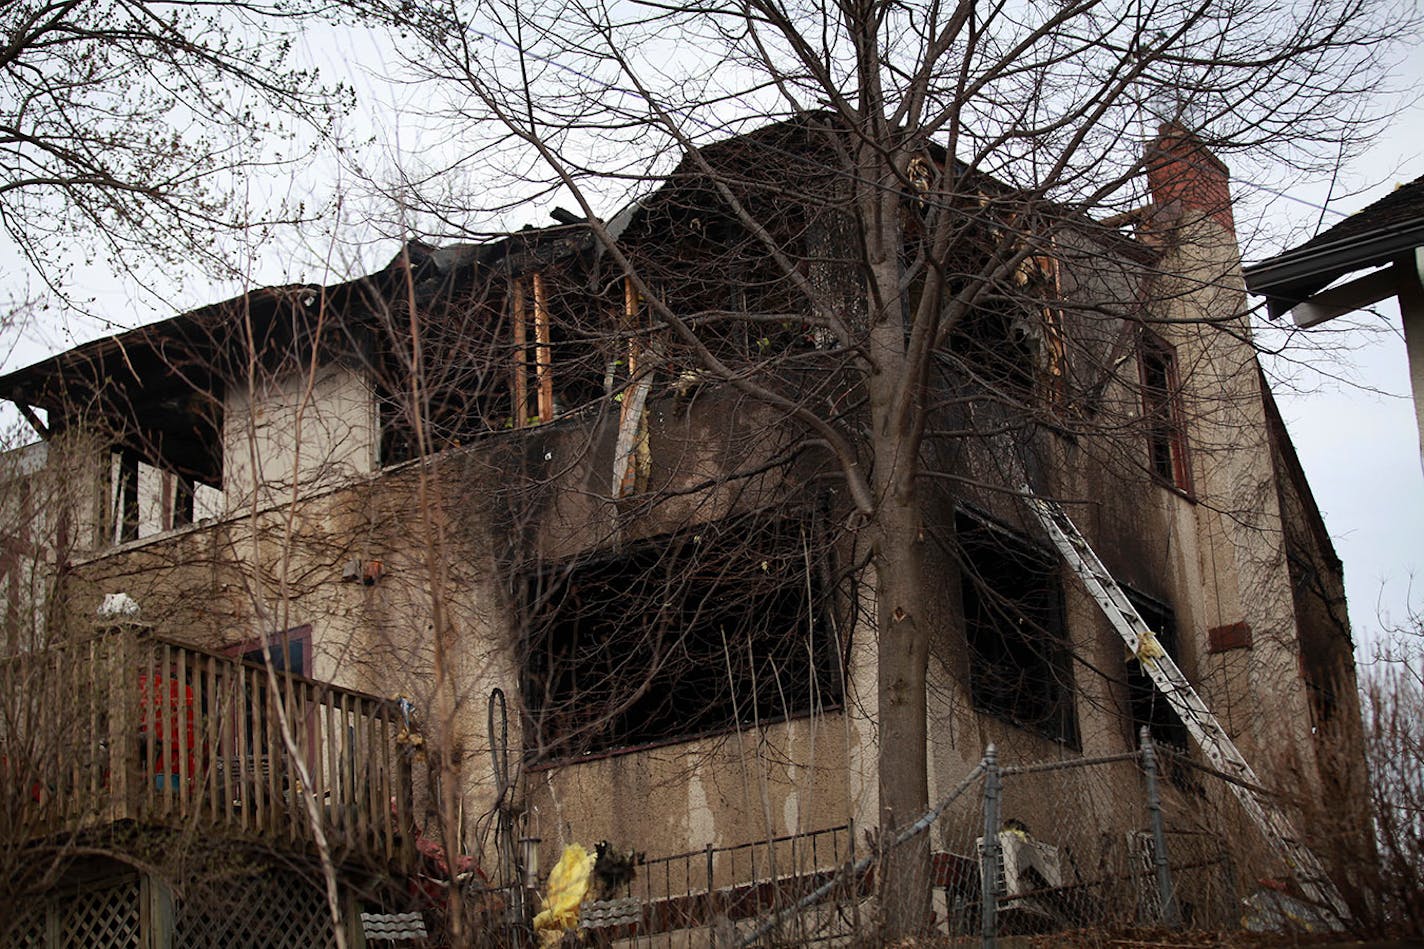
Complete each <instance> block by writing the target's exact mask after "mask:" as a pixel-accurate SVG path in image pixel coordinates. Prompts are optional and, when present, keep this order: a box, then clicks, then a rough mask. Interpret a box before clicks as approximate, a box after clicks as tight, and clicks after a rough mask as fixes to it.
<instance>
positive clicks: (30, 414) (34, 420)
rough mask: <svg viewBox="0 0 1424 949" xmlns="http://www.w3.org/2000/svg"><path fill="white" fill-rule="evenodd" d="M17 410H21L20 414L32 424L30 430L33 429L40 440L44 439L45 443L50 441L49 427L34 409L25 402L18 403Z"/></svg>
mask: <svg viewBox="0 0 1424 949" xmlns="http://www.w3.org/2000/svg"><path fill="white" fill-rule="evenodd" d="M15 408H17V409H19V410H20V414H21V415H23V416H24V417H25V421H26V422H29V423H30V428H33V429H34V430H35V431H36V432H38V433H39V436H40V438H43V439H44V440H45V441H49V426H48V425H46V424H45V423H44V421H43V420H42V419H41V418H40V417H39V416H38V415H36V414H35V410H34V409H32V408H30V407H29V406H28V405H26V404H25V403H24V402H16V403H15Z"/></svg>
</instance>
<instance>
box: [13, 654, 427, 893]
mask: <svg viewBox="0 0 1424 949" xmlns="http://www.w3.org/2000/svg"><path fill="white" fill-rule="evenodd" d="M401 730H402V722H401V716H400V712H399V709H398V708H397V707H396V705H395V703H393V702H391V701H389V700H386V699H381V698H378V697H376V696H372V695H366V694H363V693H360V692H355V691H352V690H350V689H342V688H337V687H336V686H333V685H329V684H327V683H322V682H316V681H314V680H311V679H306V678H302V677H300V676H293V675H287V674H284V673H276V674H275V675H274V674H272V673H269V672H268V671H267V669H266V668H264V667H262V666H256V665H248V664H245V663H243V662H241V661H239V660H237V659H235V658H233V657H230V656H222V655H218V654H216V653H212V652H208V651H205V650H202V649H196V648H194V647H192V646H186V645H182V644H180V643H176V642H172V641H169V640H165V639H163V638H161V637H158V636H154V635H150V634H148V633H147V632H146V631H144V630H143V629H141V628H137V627H133V626H128V627H118V628H114V629H110V630H106V631H103V632H100V633H98V634H96V635H93V636H91V637H89V638H88V639H85V640H83V641H78V642H74V643H69V644H65V645H63V646H59V647H56V648H53V649H49V650H46V651H44V652H40V653H31V654H26V655H22V656H18V657H14V658H10V659H6V660H0V835H4V839H7V840H16V839H28V838H33V837H40V836H45V835H51V834H54V833H57V832H64V831H71V830H79V829H83V828H86V827H96V826H100V825H103V824H108V823H112V822H115V821H135V822H137V823H140V824H144V825H159V826H165V825H166V826H174V827H178V826H181V827H183V828H186V829H189V830H192V831H196V832H198V833H203V834H209V835H226V836H231V837H235V838H244V839H248V840H254V841H256V842H261V843H265V844H267V845H270V846H275V847H279V848H283V849H289V850H292V849H295V850H305V849H308V848H310V847H311V846H312V843H313V840H314V828H313V823H314V822H313V820H312V819H311V816H310V815H311V813H312V812H313V810H314V811H315V813H316V814H317V815H319V819H320V822H321V826H322V829H323V830H324V831H325V834H326V837H327V840H328V842H329V844H330V846H331V849H332V851H333V853H334V854H335V856H336V857H337V859H338V860H339V861H341V862H343V863H360V864H366V865H372V866H382V867H394V868H400V867H409V866H410V865H411V863H412V861H413V858H414V844H413V835H412V834H410V833H405V832H403V829H405V828H410V827H412V826H413V823H412V815H411V781H410V766H409V756H408V752H407V750H406V747H405V746H403V745H402V744H401V743H400V741H399V740H398V736H399V735H400V734H401Z"/></svg>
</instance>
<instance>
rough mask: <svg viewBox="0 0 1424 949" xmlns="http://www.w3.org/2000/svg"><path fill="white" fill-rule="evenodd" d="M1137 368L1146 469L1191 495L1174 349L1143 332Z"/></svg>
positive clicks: (1151, 334) (1190, 472) (1188, 462)
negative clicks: (1140, 387) (1143, 427)
mask: <svg viewBox="0 0 1424 949" xmlns="http://www.w3.org/2000/svg"><path fill="white" fill-rule="evenodd" d="M1138 370H1139V372H1140V375H1141V380H1142V418H1143V420H1144V422H1145V423H1146V428H1147V463H1148V470H1149V471H1151V472H1152V474H1153V475H1154V476H1155V477H1157V478H1159V479H1161V480H1162V481H1164V482H1166V483H1167V484H1170V485H1172V486H1173V487H1175V488H1177V489H1179V490H1181V491H1185V492H1187V493H1188V494H1190V493H1191V490H1192V470H1191V462H1190V459H1189V457H1188V454H1187V424H1186V412H1185V411H1184V409H1183V405H1182V384H1181V375H1180V373H1179V372H1178V366H1177V351H1176V350H1175V349H1173V348H1172V346H1171V345H1169V344H1168V343H1167V342H1166V341H1165V340H1163V339H1162V338H1161V337H1160V336H1157V335H1156V334H1155V333H1150V332H1144V333H1143V334H1142V343H1141V345H1140V347H1139V348H1138Z"/></svg>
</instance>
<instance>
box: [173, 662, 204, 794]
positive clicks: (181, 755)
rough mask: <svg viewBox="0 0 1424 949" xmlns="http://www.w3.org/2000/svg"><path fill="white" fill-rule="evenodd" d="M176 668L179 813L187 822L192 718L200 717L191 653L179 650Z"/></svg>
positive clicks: (174, 684) (190, 790)
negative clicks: (190, 680)
mask: <svg viewBox="0 0 1424 949" xmlns="http://www.w3.org/2000/svg"><path fill="white" fill-rule="evenodd" d="M177 664H178V665H177V670H176V674H175V675H174V677H173V685H172V687H171V688H170V689H169V692H170V693H171V694H172V695H173V701H174V704H175V705H176V706H177V708H176V709H175V710H174V716H175V717H174V728H175V730H176V731H177V732H178V734H177V735H176V736H175V737H176V738H177V744H178V812H179V814H180V815H182V817H183V818H184V820H186V819H187V818H188V817H190V816H191V814H192V808H193V794H192V790H193V789H192V786H191V785H190V784H189V782H190V781H191V780H192V778H193V775H192V774H191V773H190V772H191V770H192V769H191V768H190V767H189V760H188V759H189V757H190V756H191V755H192V752H193V737H194V736H193V731H192V722H193V716H194V715H195V714H197V710H196V709H194V708H193V704H192V703H193V697H194V696H193V690H192V687H191V686H190V685H189V684H188V650H186V649H180V650H178V655H177ZM170 767H171V765H170ZM168 780H169V781H170V782H171V781H172V780H173V776H172V775H169V777H168Z"/></svg>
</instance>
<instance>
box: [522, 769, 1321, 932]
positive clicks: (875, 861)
mask: <svg viewBox="0 0 1424 949" xmlns="http://www.w3.org/2000/svg"><path fill="white" fill-rule="evenodd" d="M1232 780H1233V779H1231V778H1229V777H1227V776H1225V775H1221V774H1218V773H1216V772H1213V771H1211V770H1210V769H1207V768H1204V767H1202V766H1200V765H1198V764H1196V763H1195V762H1194V761H1192V759H1190V758H1189V757H1187V756H1186V755H1184V754H1179V753H1176V752H1173V751H1170V750H1169V749H1165V748H1164V749H1158V748H1156V747H1155V746H1154V745H1153V743H1151V742H1150V741H1147V742H1144V744H1143V746H1142V748H1141V749H1140V750H1139V751H1137V752H1133V753H1127V754H1118V755H1109V756H1103V757H1081V758H1073V759H1066V760H1062V761H1053V762H1047V763H1029V764H1004V765H1001V764H1000V762H999V761H998V759H997V756H996V754H995V752H994V749H993V748H992V746H991V747H990V748H989V749H988V750H987V752H986V754H985V756H984V759H983V760H982V761H981V762H980V763H979V764H978V765H977V766H976V767H974V768H973V769H971V771H970V772H969V773H968V774H967V775H965V776H964V778H963V779H962V780H961V781H960V783H959V784H958V785H957V786H956V787H955V788H954V789H953V790H952V791H950V792H949V793H947V794H945V795H944V797H943V798H942V799H941V800H940V801H939V802H938V803H937V804H936V805H935V806H934V807H933V808H932V809H931V810H930V811H928V812H926V813H925V814H923V815H921V816H920V818H919V819H917V820H916V821H914V822H913V823H911V824H909V825H906V826H905V827H903V828H902V829H901V830H900V831H899V832H898V833H896V834H894V835H892V836H890V837H889V838H888V839H882V838H879V837H878V836H877V835H876V834H875V833H874V832H873V831H867V830H866V829H859V830H857V828H855V827H854V826H851V825H846V826H841V827H835V828H830V829H826V830H820V831H816V832H814V833H807V834H800V835H796V836H792V837H779V838H774V839H769V840H764V841H759V842H756V843H750V844H744V845H741V846H736V847H727V848H714V847H707V848H706V849H704V850H700V851H691V852H688V853H684V854H677V855H674V856H670V857H660V858H656V859H649V860H646V861H645V862H644V863H643V864H642V865H640V866H638V867H637V871H636V874H635V875H634V876H633V878H632V879H631V881H629V882H627V883H626V884H625V885H623V886H621V887H620V888H619V889H618V891H617V892H615V893H607V892H605V893H601V894H598V895H599V897H600V898H598V899H595V900H593V901H591V902H589V903H585V904H584V907H583V909H582V911H581V918H580V929H581V931H582V937H583V939H584V940H585V941H590V940H591V941H593V942H595V943H597V944H602V945H611V944H614V943H616V944H618V945H620V946H625V945H626V946H668V947H674V946H676V947H681V946H700V945H707V946H716V947H740V946H756V945H764V946H771V945H797V946H800V945H811V944H816V943H823V942H831V943H849V942H853V941H863V940H866V939H871V940H873V939H875V938H876V937H877V936H879V935H880V934H882V933H883V932H884V931H885V929H884V923H885V920H886V917H887V914H891V913H894V914H898V915H899V918H901V919H906V918H909V919H923V920H925V925H924V926H923V927H921V929H922V933H921V935H932V936H934V937H936V938H946V939H948V940H949V941H951V942H954V943H956V944H963V945H972V944H975V943H981V944H983V945H993V944H994V943H995V942H996V941H997V940H998V939H999V938H1001V937H1012V936H1035V935H1045V934H1051V933H1067V932H1072V931H1081V930H1095V931H1099V932H1122V931H1130V930H1142V929H1151V930H1163V929H1196V930H1211V931H1218V932H1220V931H1232V930H1241V929H1243V928H1244V929H1256V930H1274V931H1297V932H1299V931H1305V930H1311V929H1321V928H1326V927H1327V926H1328V921H1327V917H1326V916H1325V914H1324V913H1322V912H1321V911H1320V910H1319V909H1318V908H1316V907H1312V906H1310V905H1309V904H1308V903H1307V902H1306V901H1305V900H1304V898H1303V897H1302V896H1301V895H1300V891H1299V890H1298V889H1296V888H1295V887H1293V885H1292V880H1291V876H1290V871H1289V868H1288V867H1287V866H1286V864H1285V861H1284V859H1283V858H1282V855H1280V854H1278V853H1275V852H1273V851H1272V849H1271V848H1270V847H1269V846H1268V845H1267V843H1266V841H1265V838H1264V837H1263V836H1262V834H1261V833H1260V831H1259V830H1258V829H1257V828H1256V826H1255V825H1254V824H1253V823H1252V822H1251V820H1250V819H1249V818H1248V817H1247V816H1246V814H1245V813H1244V811H1243V810H1242V808H1241V807H1240V805H1239V803H1238V801H1237V800H1236V797H1235V795H1234V794H1233V789H1232V787H1231V786H1230V785H1231V783H1232ZM925 874H929V877H928V878H926V876H925ZM1293 894H1294V895H1293ZM537 902H538V901H537V898H534V897H532V896H531V898H530V903H531V905H537ZM925 929H928V930H930V931H929V932H923V930H925Z"/></svg>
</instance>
